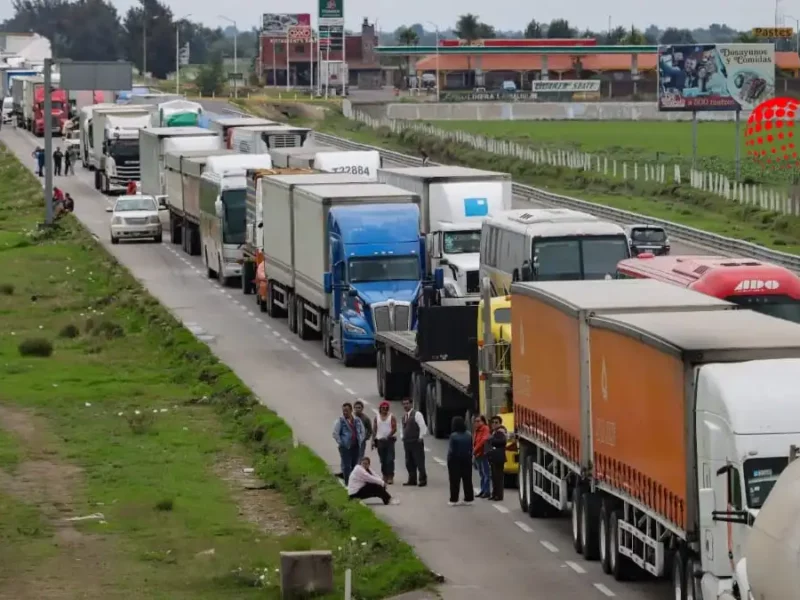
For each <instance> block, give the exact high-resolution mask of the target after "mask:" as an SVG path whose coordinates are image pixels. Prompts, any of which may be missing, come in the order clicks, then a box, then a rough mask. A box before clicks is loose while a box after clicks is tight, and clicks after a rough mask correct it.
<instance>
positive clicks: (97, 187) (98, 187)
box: [94, 171, 100, 192]
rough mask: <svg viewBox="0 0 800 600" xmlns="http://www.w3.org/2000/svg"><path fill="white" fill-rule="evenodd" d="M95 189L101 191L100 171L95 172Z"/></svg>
mask: <svg viewBox="0 0 800 600" xmlns="http://www.w3.org/2000/svg"><path fill="white" fill-rule="evenodd" d="M94 189H96V190H97V191H98V192H99V191H100V171H95V172H94Z"/></svg>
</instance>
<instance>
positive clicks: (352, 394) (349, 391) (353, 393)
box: [344, 388, 356, 396]
mask: <svg viewBox="0 0 800 600" xmlns="http://www.w3.org/2000/svg"><path fill="white" fill-rule="evenodd" d="M344 391H345V392H347V393H348V394H350V395H351V396H355V395H356V393H355V392H354V391H353V390H351V389H350V388H344Z"/></svg>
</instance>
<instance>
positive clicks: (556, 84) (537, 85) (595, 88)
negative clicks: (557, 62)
mask: <svg viewBox="0 0 800 600" xmlns="http://www.w3.org/2000/svg"><path fill="white" fill-rule="evenodd" d="M531 91H532V92H536V93H537V94H544V93H547V92H599V91H600V80H599V79H574V80H573V79H562V80H537V81H532V82H531Z"/></svg>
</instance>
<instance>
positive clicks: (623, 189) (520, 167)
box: [309, 111, 800, 254]
mask: <svg viewBox="0 0 800 600" xmlns="http://www.w3.org/2000/svg"><path fill="white" fill-rule="evenodd" d="M558 125H561V124H560V123H559V124H558ZM309 126H313V127H314V128H317V129H319V130H320V131H324V132H326V133H330V134H333V135H337V136H340V137H344V138H348V139H352V140H353V141H356V142H361V143H363V144H369V145H372V146H379V147H383V148H386V149H389V150H395V151H399V152H404V153H407V154H417V153H418V152H419V150H420V148H422V149H424V150H425V151H426V152H427V153H428V155H429V156H430V157H431V159H432V160H435V161H439V162H444V163H449V164H462V165H465V166H471V167H475V168H482V169H490V170H495V171H502V172H507V173H511V175H512V176H513V178H514V181H517V182H520V183H526V184H528V185H533V186H536V187H538V188H542V189H547V190H549V191H551V192H553V193H556V194H562V195H565V196H571V197H574V198H580V199H583V200H587V201H589V202H595V203H598V204H604V205H606V206H612V207H614V208H620V209H624V210H628V211H631V212H635V213H638V214H641V215H647V216H651V217H656V218H660V219H665V220H668V221H672V222H675V223H680V224H683V225H688V226H690V227H695V228H697V229H702V230H705V231H709V232H712V233H717V234H720V235H725V236H728V237H733V238H738V239H742V240H746V241H750V242H753V243H756V244H759V245H762V246H766V247H771V248H775V249H776V250H781V251H783V252H790V253H795V254H796V253H800V218H797V217H794V216H789V215H780V214H778V213H775V212H773V211H765V210H760V209H757V208H754V207H753V206H745V205H741V204H737V203H734V202H727V201H725V200H724V199H722V198H719V197H716V196H712V195H710V194H706V193H703V192H700V191H698V190H694V189H690V188H689V187H688V186H675V185H659V184H654V183H645V182H643V181H638V182H634V181H630V180H629V181H621V180H612V179H610V178H607V177H603V176H602V175H600V174H597V173H594V172H583V171H576V170H572V169H566V168H561V167H551V166H549V165H537V164H533V163H530V162H528V161H523V160H519V159H516V158H510V157H504V156H500V155H496V154H491V153H487V152H481V151H478V150H475V149H473V148H471V147H468V146H466V145H462V144H456V143H451V142H445V141H442V140H440V139H438V138H434V137H431V136H427V135H423V134H419V133H416V132H412V131H406V132H403V133H402V134H401V135H395V134H393V133H392V132H391V131H390V130H389V129H388V128H380V129H377V130H374V129H370V128H369V127H367V126H366V125H363V124H361V123H359V122H356V121H351V120H348V119H345V118H344V117H342V116H341V114H336V113H334V112H333V111H329V114H328V116H327V118H326V119H325V120H323V121H319V122H316V123H313V124H312V123H309Z"/></svg>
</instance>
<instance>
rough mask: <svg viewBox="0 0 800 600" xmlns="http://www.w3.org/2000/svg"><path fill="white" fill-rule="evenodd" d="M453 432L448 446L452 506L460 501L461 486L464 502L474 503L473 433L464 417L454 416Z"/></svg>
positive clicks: (448, 471) (448, 473) (448, 470)
mask: <svg viewBox="0 0 800 600" xmlns="http://www.w3.org/2000/svg"><path fill="white" fill-rule="evenodd" d="M452 429H453V433H451V434H450V444H449V445H448V447H447V475H448V476H449V478H450V502H449V503H448V504H450V506H456V505H457V504H458V503H459V502H458V493H459V488H461V487H462V486H463V488H464V504H467V505H469V504H472V501H473V500H474V498H475V490H474V489H473V487H472V434H470V432H469V431H467V424H466V423H465V422H464V419H463V418H462V417H454V418H453V427H452Z"/></svg>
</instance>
